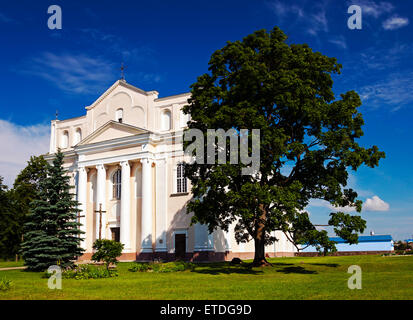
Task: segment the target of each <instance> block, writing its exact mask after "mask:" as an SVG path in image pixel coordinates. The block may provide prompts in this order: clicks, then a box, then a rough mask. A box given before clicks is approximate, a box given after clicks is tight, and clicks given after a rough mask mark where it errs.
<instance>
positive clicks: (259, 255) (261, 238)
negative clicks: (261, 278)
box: [252, 206, 272, 267]
mask: <svg viewBox="0 0 413 320" xmlns="http://www.w3.org/2000/svg"><path fill="white" fill-rule="evenodd" d="M261 212H262V214H261V216H260V221H259V222H258V223H257V229H256V236H255V239H254V245H255V252H254V261H253V262H252V266H253V267H262V266H271V265H272V264H271V263H269V262H268V261H267V259H265V220H266V215H267V212H266V210H265V209H264V207H263V206H261Z"/></svg>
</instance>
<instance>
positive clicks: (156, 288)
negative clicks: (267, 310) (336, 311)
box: [0, 256, 413, 299]
mask: <svg viewBox="0 0 413 320" xmlns="http://www.w3.org/2000/svg"><path fill="white" fill-rule="evenodd" d="M270 261H271V262H272V263H273V264H274V266H273V267H264V268H253V269H248V268H245V267H240V266H230V265H229V264H228V263H214V264H199V265H197V266H196V268H195V269H194V270H193V271H190V270H188V271H184V272H175V273H153V272H151V273H149V272H148V273H140V272H129V271H128V268H129V267H130V266H131V264H132V263H119V265H118V271H119V277H116V278H107V279H91V280H74V279H63V280H62V281H63V282H62V290H50V289H48V287H47V279H45V278H42V274H41V273H32V272H26V271H22V270H12V271H0V279H2V278H4V277H5V278H7V279H9V280H12V281H13V287H12V289H11V290H9V291H5V292H2V291H0V299H411V298H412V297H413V272H412V270H413V256H400V257H394V256H393V257H382V256H348V257H315V258H304V257H295V258H276V259H270ZM350 265H359V266H360V267H361V269H362V289H361V290H357V289H354V290H350V289H348V288H347V280H348V278H349V277H350V276H351V274H349V273H347V269H348V267H349V266H350ZM4 266H8V265H7V263H5V262H0V268H1V267H4Z"/></svg>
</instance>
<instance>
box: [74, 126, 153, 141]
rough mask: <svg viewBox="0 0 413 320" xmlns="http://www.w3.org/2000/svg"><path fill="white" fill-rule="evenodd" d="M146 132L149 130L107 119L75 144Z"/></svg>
mask: <svg viewBox="0 0 413 320" xmlns="http://www.w3.org/2000/svg"><path fill="white" fill-rule="evenodd" d="M146 133H150V131H148V130H146V129H142V128H138V127H135V126H131V125H129V124H126V123H120V122H117V121H109V122H107V123H105V124H104V125H103V126H101V127H100V128H98V129H97V130H96V131H95V132H93V133H92V134H90V135H89V136H87V137H86V138H84V139H83V140H82V141H80V142H79V143H78V144H77V145H76V146H83V145H87V144H92V143H99V142H103V141H108V140H113V139H121V138H126V137H131V136H137V135H141V134H146Z"/></svg>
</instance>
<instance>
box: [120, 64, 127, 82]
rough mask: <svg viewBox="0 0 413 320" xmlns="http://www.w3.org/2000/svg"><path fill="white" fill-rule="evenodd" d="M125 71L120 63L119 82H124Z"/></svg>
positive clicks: (124, 67)
mask: <svg viewBox="0 0 413 320" xmlns="http://www.w3.org/2000/svg"><path fill="white" fill-rule="evenodd" d="M125 69H126V66H124V65H123V62H122V64H121V66H120V80H123V81H125Z"/></svg>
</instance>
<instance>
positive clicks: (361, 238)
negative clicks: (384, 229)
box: [330, 234, 393, 243]
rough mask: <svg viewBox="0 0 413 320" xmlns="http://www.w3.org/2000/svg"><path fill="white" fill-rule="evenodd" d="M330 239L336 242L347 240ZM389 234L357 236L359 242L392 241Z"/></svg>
mask: <svg viewBox="0 0 413 320" xmlns="http://www.w3.org/2000/svg"><path fill="white" fill-rule="evenodd" d="M330 240H331V241H335V242H337V243H346V242H347V241H346V240H344V239H343V238H340V237H330ZM392 240H393V238H392V236H391V235H387V234H386V235H377V236H359V242H388V241H392Z"/></svg>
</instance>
